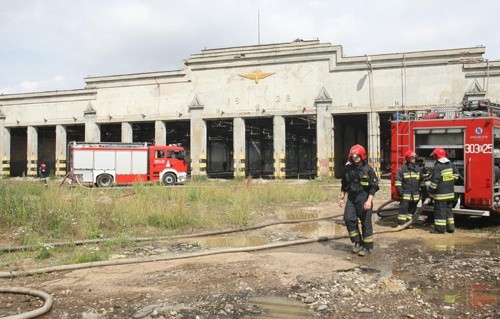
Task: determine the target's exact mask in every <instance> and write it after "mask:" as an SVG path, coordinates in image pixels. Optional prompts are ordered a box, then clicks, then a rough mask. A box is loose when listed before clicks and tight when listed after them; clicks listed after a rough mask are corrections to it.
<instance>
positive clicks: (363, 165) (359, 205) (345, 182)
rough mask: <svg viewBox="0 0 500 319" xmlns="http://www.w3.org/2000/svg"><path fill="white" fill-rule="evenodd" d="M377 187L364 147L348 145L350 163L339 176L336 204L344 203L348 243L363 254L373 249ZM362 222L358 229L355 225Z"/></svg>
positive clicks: (354, 251)
mask: <svg viewBox="0 0 500 319" xmlns="http://www.w3.org/2000/svg"><path fill="white" fill-rule="evenodd" d="M378 190H379V186H378V179H377V176H376V175H375V171H374V170H373V168H372V167H371V166H370V165H368V164H367V162H366V151H365V148H364V147H363V146H361V145H359V144H356V145H354V146H353V147H351V150H350V151H349V162H348V164H347V165H346V166H345V169H344V173H343V175H342V186H341V194H340V197H339V206H340V207H342V206H343V205H344V198H345V195H346V194H347V200H346V202H345V208H344V221H345V224H346V227H347V231H348V232H349V237H350V238H351V242H352V243H354V246H353V247H352V253H354V254H358V255H359V256H365V255H366V254H369V253H370V250H371V249H373V225H372V214H373V211H372V209H373V203H372V201H373V197H374V196H375V193H376V192H377V191H378ZM358 220H360V221H361V232H360V230H359V226H358Z"/></svg>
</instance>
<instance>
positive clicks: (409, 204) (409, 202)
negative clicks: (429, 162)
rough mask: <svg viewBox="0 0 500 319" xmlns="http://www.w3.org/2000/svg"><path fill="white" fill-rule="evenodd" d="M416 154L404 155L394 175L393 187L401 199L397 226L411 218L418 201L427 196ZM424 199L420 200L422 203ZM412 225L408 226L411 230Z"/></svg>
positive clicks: (408, 152)
mask: <svg viewBox="0 0 500 319" xmlns="http://www.w3.org/2000/svg"><path fill="white" fill-rule="evenodd" d="M416 161H417V153H415V151H414V150H408V151H406V153H405V163H404V164H403V165H402V166H401V167H400V168H399V170H398V172H397V174H396V180H395V182H394V186H396V191H397V192H398V195H399V197H400V198H401V200H400V202H399V214H398V222H397V224H398V226H400V225H403V224H405V223H406V222H408V221H409V220H411V219H412V218H413V215H414V214H415V211H416V210H417V204H418V201H419V200H420V199H421V197H425V196H426V195H427V189H426V187H425V180H424V178H423V175H422V170H421V169H420V167H419V166H418V165H417V164H416ZM423 199H424V198H422V201H423ZM411 227H412V225H410V226H408V228H411Z"/></svg>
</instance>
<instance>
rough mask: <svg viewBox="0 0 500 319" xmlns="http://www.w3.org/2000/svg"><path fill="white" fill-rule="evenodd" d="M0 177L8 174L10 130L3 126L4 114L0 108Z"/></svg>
mask: <svg viewBox="0 0 500 319" xmlns="http://www.w3.org/2000/svg"><path fill="white" fill-rule="evenodd" d="M0 156H1V157H2V165H1V166H0V177H4V176H5V177H7V176H9V175H10V131H9V130H8V129H6V128H5V115H4V114H3V113H2V111H1V110H0Z"/></svg>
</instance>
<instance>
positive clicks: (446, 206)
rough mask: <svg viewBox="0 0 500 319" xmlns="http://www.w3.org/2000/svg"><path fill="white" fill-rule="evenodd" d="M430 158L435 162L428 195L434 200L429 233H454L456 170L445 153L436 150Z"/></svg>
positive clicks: (440, 149) (441, 150) (439, 149)
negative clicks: (432, 220)
mask: <svg viewBox="0 0 500 319" xmlns="http://www.w3.org/2000/svg"><path fill="white" fill-rule="evenodd" d="M431 156H432V157H433V158H434V159H435V160H436V162H435V163H434V168H433V170H432V177H431V183H430V185H429V193H430V195H431V197H432V198H433V199H434V227H435V228H434V229H433V230H432V231H431V233H434V234H444V233H445V231H447V232H449V233H453V232H454V231H455V219H454V218H453V201H454V200H455V181H456V180H457V179H458V176H459V175H458V170H457V169H456V167H454V166H453V165H452V164H451V162H450V160H449V159H448V157H447V156H446V151H445V150H444V149H442V148H440V147H438V148H436V149H435V150H434V151H433V152H432V153H431Z"/></svg>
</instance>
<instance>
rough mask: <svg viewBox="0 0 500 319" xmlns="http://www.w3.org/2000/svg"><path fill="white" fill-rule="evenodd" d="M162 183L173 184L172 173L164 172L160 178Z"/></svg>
mask: <svg viewBox="0 0 500 319" xmlns="http://www.w3.org/2000/svg"><path fill="white" fill-rule="evenodd" d="M162 181H163V184H164V185H166V186H171V185H174V184H175V181H176V179H175V175H174V174H172V173H165V175H163V178H162Z"/></svg>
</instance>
